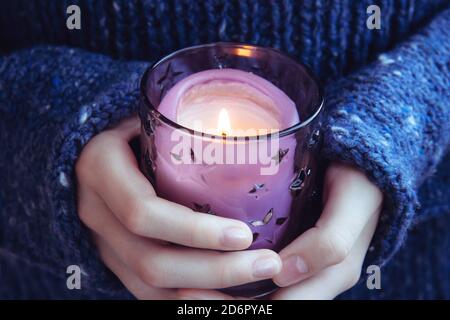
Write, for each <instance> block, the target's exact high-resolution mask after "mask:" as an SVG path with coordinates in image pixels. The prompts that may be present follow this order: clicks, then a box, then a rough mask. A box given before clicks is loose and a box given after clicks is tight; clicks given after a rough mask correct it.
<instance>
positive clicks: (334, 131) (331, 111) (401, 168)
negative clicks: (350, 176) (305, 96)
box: [323, 10, 450, 266]
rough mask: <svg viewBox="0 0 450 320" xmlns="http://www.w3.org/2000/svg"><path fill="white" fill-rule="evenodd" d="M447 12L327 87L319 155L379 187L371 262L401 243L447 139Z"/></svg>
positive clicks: (382, 259) (449, 49) (380, 260)
mask: <svg viewBox="0 0 450 320" xmlns="http://www.w3.org/2000/svg"><path fill="white" fill-rule="evenodd" d="M449 19H450V10H447V11H445V12H443V13H442V14H441V15H440V16H438V17H437V18H436V19H435V20H434V21H433V22H431V23H430V25H429V26H427V27H426V28H425V29H424V30H423V31H422V32H421V33H419V34H417V35H415V36H413V37H412V38H411V39H409V40H408V41H406V42H405V43H402V44H401V45H400V46H398V47H397V48H395V49H394V50H392V51H391V52H388V53H385V54H381V55H380V56H379V57H378V60H377V61H375V62H373V63H372V64H371V65H369V66H368V67H366V68H364V69H362V70H360V71H358V72H357V73H355V74H352V75H350V76H348V77H346V78H345V79H342V80H341V81H338V82H335V83H330V84H329V85H328V88H327V89H328V90H327V92H328V95H327V96H328V98H327V100H326V108H325V110H326V117H325V122H326V126H325V132H324V149H323V154H324V156H325V157H326V158H328V159H330V160H331V161H335V160H338V161H342V162H345V163H348V164H351V165H353V166H356V167H358V168H359V169H361V170H362V171H364V172H365V173H366V174H367V176H368V177H369V178H370V179H371V180H372V181H373V182H374V183H375V184H376V185H377V186H378V187H379V188H380V189H381V190H382V192H383V193H384V206H383V210H382V213H381V216H380V221H379V224H378V227H377V230H376V232H375V235H374V238H373V240H372V245H371V246H370V248H369V251H368V255H367V259H366V263H368V264H377V265H380V266H382V265H384V264H385V263H386V262H387V261H388V260H389V259H390V258H391V257H392V256H393V254H394V253H395V252H396V251H397V250H398V249H399V247H400V246H401V245H402V244H403V242H404V240H405V237H406V234H407V230H408V228H409V227H410V225H411V223H412V222H413V219H414V217H415V215H416V211H417V210H418V208H419V202H418V196H417V191H418V188H419V186H420V185H421V184H422V182H423V181H424V180H425V179H426V178H427V177H429V176H430V175H432V174H433V173H434V171H435V170H436V166H437V164H438V163H439V161H440V160H441V158H442V157H443V155H444V154H445V152H446V149H447V147H448V145H449V138H450V125H449V123H450V110H449V109H448V101H450V96H449V90H448V88H449V87H450V77H449V74H450V72H449V70H448V69H449V57H448V52H450V45H449V42H448V38H449V37H450V34H449V29H448V21H449ZM368 32H369V31H368Z"/></svg>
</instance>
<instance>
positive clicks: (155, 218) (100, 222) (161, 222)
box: [76, 118, 281, 299]
mask: <svg viewBox="0 0 450 320" xmlns="http://www.w3.org/2000/svg"><path fill="white" fill-rule="evenodd" d="M139 126H140V122H139V120H138V119H137V118H132V119H128V120H126V121H123V122H122V123H121V124H119V125H118V126H117V127H116V128H114V129H111V130H107V131H104V132H103V133H100V134H99V135H97V136H96V137H94V138H93V139H92V140H91V141H90V142H89V143H88V144H87V145H86V146H85V148H84V149H83V151H82V154H81V156H80V158H79V160H78V162H77V164H76V174H77V179H78V214H79V217H80V219H81V220H82V221H83V223H84V224H85V225H86V226H87V227H88V228H90V229H91V230H92V235H93V239H94V241H95V243H96V244H97V246H98V250H99V251H100V256H101V258H102V260H103V261H104V263H105V264H106V266H107V267H108V268H109V269H111V270H112V272H114V273H115V274H116V275H117V277H118V278H119V279H120V280H121V281H122V283H123V284H124V285H125V286H126V287H127V288H128V290H129V291H130V292H131V293H133V294H134V295H135V296H136V297H137V298H140V299H176V298H177V297H178V296H177V295H176V291H175V289H172V288H223V287H229V286H234V285H239V284H244V283H248V282H254V281H257V280H261V279H267V278H271V277H273V276H274V275H275V274H277V273H278V272H279V271H280V270H281V260H280V258H279V256H278V255H277V254H276V253H275V252H273V251H270V250H249V251H236V252H217V251H212V250H203V249H213V250H242V249H246V248H247V247H248V246H249V245H250V244H251V242H252V233H251V231H250V229H249V228H248V226H247V225H246V224H245V223H243V222H241V221H237V220H232V219H226V218H221V217H217V216H212V215H208V214H203V213H199V212H193V211H192V210H191V209H189V208H186V207H184V206H181V205H178V204H175V203H172V202H169V201H166V200H164V199H161V198H158V197H157V196H156V194H155V191H154V190H153V188H152V186H151V184H150V183H149V182H148V180H147V179H146V178H145V177H144V176H143V175H142V173H141V172H140V171H139V168H138V164H137V162H136V159H135V156H134V154H133V152H132V150H131V148H130V146H129V141H130V140H131V139H132V138H133V137H135V136H137V135H138V134H139ZM175 244H180V245H184V246H178V245H175Z"/></svg>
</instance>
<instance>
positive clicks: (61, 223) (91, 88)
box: [0, 47, 146, 292]
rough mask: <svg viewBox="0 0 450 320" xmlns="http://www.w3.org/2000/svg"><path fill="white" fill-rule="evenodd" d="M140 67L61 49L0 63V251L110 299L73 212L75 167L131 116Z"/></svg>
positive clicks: (109, 286)
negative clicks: (92, 144)
mask: <svg viewBox="0 0 450 320" xmlns="http://www.w3.org/2000/svg"><path fill="white" fill-rule="evenodd" d="M145 67H146V64H145V63H139V62H128V63H125V62H118V61H114V60H111V59H109V58H107V57H105V56H101V55H97V54H92V53H87V52H84V51H82V50H77V49H70V48H65V47H36V48H32V49H26V50H22V51H19V52H16V53H13V54H11V55H8V56H4V57H0V146H1V152H0V179H1V184H0V251H3V253H6V254H12V255H14V256H17V257H19V258H21V259H23V260H25V261H28V262H29V263H32V264H34V265H37V266H38V267H41V268H43V269H47V270H48V271H50V272H52V273H53V274H54V275H56V276H60V277H61V279H62V281H64V282H63V283H65V280H64V279H66V277H67V274H66V268H67V267H68V266H69V265H78V266H80V268H81V271H82V275H83V277H82V285H83V286H84V287H86V288H89V287H91V288H95V289H97V290H105V291H108V292H111V291H112V290H114V289H119V284H118V281H110V280H111V279H112V274H111V273H110V272H109V271H108V270H107V269H106V268H105V267H104V265H103V264H102V262H101V261H100V259H99V257H98V255H97V252H96V249H95V248H94V246H93V244H92V243H91V241H90V239H89V233H88V232H87V230H85V228H84V227H83V225H82V224H81V222H80V220H79V219H78V215H77V210H76V181H75V176H74V165H75V162H76V160H77V157H78V156H79V154H80V151H81V149H82V148H83V146H84V145H85V144H86V143H87V142H88V141H89V139H90V138H91V137H92V136H93V135H95V134H96V133H98V132H100V131H102V130H104V129H105V128H107V127H110V126H112V125H114V124H115V123H117V122H118V121H119V120H120V119H122V118H124V117H126V116H128V115H130V114H132V113H134V112H135V111H136V105H137V100H138V96H139V94H138V83H139V79H140V76H141V74H142V73H143V71H144V69H145Z"/></svg>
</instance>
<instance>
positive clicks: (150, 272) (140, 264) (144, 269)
mask: <svg viewBox="0 0 450 320" xmlns="http://www.w3.org/2000/svg"><path fill="white" fill-rule="evenodd" d="M154 259H155V258H154V256H153V257H145V256H144V257H141V258H138V260H137V263H136V274H137V275H138V277H139V278H140V279H141V280H142V281H143V282H144V283H145V284H147V285H149V286H153V287H158V286H161V272H160V270H159V267H158V265H157V264H156V263H155V262H154V261H155V260H154Z"/></svg>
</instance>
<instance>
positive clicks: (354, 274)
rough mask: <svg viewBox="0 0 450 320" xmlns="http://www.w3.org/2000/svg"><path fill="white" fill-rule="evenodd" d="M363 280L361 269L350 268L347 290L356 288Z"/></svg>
mask: <svg viewBox="0 0 450 320" xmlns="http://www.w3.org/2000/svg"><path fill="white" fill-rule="evenodd" d="M360 278H361V268H356V267H354V268H349V273H348V276H347V283H346V289H347V290H348V289H350V288H352V287H354V286H355V285H356V284H357V283H358V282H359V279H360Z"/></svg>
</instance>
